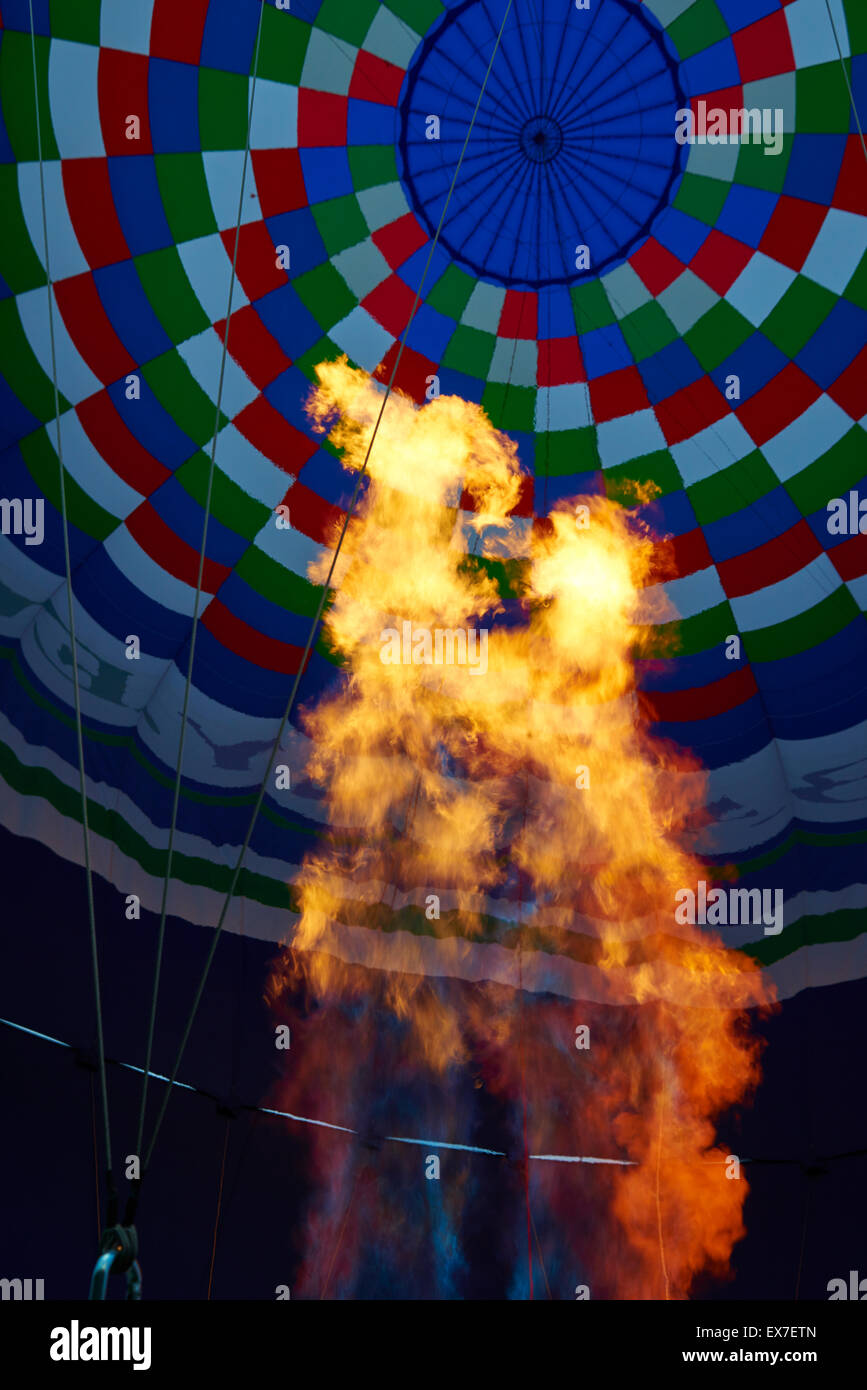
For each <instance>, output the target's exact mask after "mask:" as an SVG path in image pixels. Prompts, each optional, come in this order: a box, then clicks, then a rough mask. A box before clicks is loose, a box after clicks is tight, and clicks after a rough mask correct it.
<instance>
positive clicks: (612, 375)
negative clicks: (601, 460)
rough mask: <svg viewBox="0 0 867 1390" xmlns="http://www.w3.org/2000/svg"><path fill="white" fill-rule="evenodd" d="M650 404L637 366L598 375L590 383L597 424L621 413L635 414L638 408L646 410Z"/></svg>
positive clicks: (591, 403) (592, 406)
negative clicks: (605, 374)
mask: <svg viewBox="0 0 867 1390" xmlns="http://www.w3.org/2000/svg"><path fill="white" fill-rule="evenodd" d="M648 404H649V402H648V399H647V392H646V391H645V389H644V382H643V381H642V380H641V373H640V372H639V370H638V368H637V367H623V368H621V370H620V371H619V372H609V373H608V374H607V376H598V377H597V378H596V380H595V381H591V383H590V405H591V408H592V410H593V419H594V420H595V421H596V423H597V425H601V424H602V423H603V422H604V421H605V420H616V419H617V418H618V417H619V416H621V415H633V414H634V413H635V411H636V410H646V409H647V407H648Z"/></svg>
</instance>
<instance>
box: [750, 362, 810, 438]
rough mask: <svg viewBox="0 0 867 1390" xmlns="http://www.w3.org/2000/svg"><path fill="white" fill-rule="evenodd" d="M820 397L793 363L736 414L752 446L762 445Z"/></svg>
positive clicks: (808, 379) (806, 377) (804, 374)
mask: <svg viewBox="0 0 867 1390" xmlns="http://www.w3.org/2000/svg"><path fill="white" fill-rule="evenodd" d="M821 394H822V391H821V388H820V387H819V386H817V385H816V383H815V382H814V381H811V379H810V377H808V376H807V375H806V373H804V372H802V371H801V369H800V367H797V366H795V363H794V362H789V364H788V365H787V366H786V367H784V368H783V370H782V371H781V372H780V373H779V374H778V375H777V376H775V377H772V378H771V380H770V381H769V382H768V384H767V386H763V387H762V389H761V391H757V392H756V394H755V395H754V396H753V397H752V398H751V399H750V400H748V401H744V403H743V405H741V406H739V407H738V409H737V411H736V414H737V417H738V419H739V420H740V422H741V424H742V425H743V427H744V429H745V430H746V431H747V433H748V434H749V436H750V438H751V439H752V441H753V443H755V444H758V445H762V444H765V443H767V441H768V440H769V439H773V437H774V435H775V434H779V433H780V431H781V430H784V429H785V428H786V426H787V425H790V424H791V423H792V421H793V420H794V419H795V418H796V417H797V416H798V415H801V414H802V413H803V411H805V410H806V409H807V408H808V407H809V406H811V405H812V404H813V402H814V401H815V400H816V399H817V398H818V397H819V396H820V395H821Z"/></svg>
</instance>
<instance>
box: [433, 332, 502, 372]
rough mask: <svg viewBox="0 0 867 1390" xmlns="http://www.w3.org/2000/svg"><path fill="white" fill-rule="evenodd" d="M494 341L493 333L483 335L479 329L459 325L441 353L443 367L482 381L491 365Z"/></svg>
mask: <svg viewBox="0 0 867 1390" xmlns="http://www.w3.org/2000/svg"><path fill="white" fill-rule="evenodd" d="M496 341H497V340H496V338H495V337H494V334H493V333H483V332H482V330H481V329H480V328H468V327H467V326H466V324H463V323H459V324H458V326H457V328H456V329H455V331H454V333H453V334H452V336H451V338H449V341H448V346H447V347H446V350H445V352H444V353H443V359H442V363H443V366H444V367H452V368H453V369H454V370H455V371H457V372H466V373H467V375H468V376H474V377H477V378H478V379H479V380H480V381H483V380H484V379H485V377H486V376H487V374H488V368H489V367H490V365H491V358H492V357H493V355H494V347H495V346H496Z"/></svg>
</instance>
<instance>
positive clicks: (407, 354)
mask: <svg viewBox="0 0 867 1390" xmlns="http://www.w3.org/2000/svg"><path fill="white" fill-rule="evenodd" d="M399 352H400V343H398V342H394V343H392V345H391V347H390V348H389V349H388V352H387V353H386V354H385V356H384V357H383V359H382V361H381V362H380V364H379V366H378V367H377V369H376V371H375V372H374V374H373V375H374V376H375V378H376V380H377V381H385V382H388V381H389V380H390V379H391V373H392V369H393V367H394V364H395V360H396V358H397V354H398V353H399ZM436 372H437V366H436V363H435V362H431V360H430V359H429V358H428V357H423V356H422V354H421V353H420V352H415V351H413V349H412V348H411V347H405V348H404V350H403V352H402V353H401V354H400V366H399V367H398V369H397V375H396V376H395V378H394V389H395V390H397V391H404V392H405V393H406V395H407V396H411V397H412V399H413V400H414V401H416V402H418V404H419V405H423V404H424V403H425V401H426V400H427V388H428V385H429V384H430V383H429V382H428V377H431V376H436Z"/></svg>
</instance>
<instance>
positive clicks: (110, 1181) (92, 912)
mask: <svg viewBox="0 0 867 1390" xmlns="http://www.w3.org/2000/svg"><path fill="white" fill-rule="evenodd" d="M28 8H29V11H30V48H31V55H32V58H33V105H34V110H35V113H36V148H37V152H38V155H39V191H40V199H41V204H42V237H43V241H44V243H45V277H46V282H47V295H48V337H49V344H50V351H51V377H52V387H53V391H54V418H55V425H56V427H57V460H58V466H59V474H60V510H61V516H62V520H63V558H64V563H65V567H66V596H67V607H68V613H69V645H70V649H71V652H72V688H73V698H74V704H75V733H76V741H77V746H78V780H79V787H80V791H81V821H82V830H83V835H84V874H85V881H86V884H87V914H88V921H89V926H90V954H91V963H92V968H93V993H94V1000H95V1004H96V1038H97V1050H98V1055H99V1086H100V1093H101V1099H102V1126H103V1142H104V1144H105V1163H106V1185H107V1189H108V1198H109V1219H110V1220H111V1219H112V1217H113V1210H112V1208H113V1204H114V1200H115V1189H114V1176H113V1173H112V1166H111V1125H110V1121H109V1110H108V1085H107V1082H106V1073H105V1038H104V1035H103V1026H102V994H101V991H100V983H99V951H98V947H97V941H96V908H95V904H94V898H93V869H92V866H91V860H90V824H89V819H88V813H87V782H86V778H85V772H84V733H83V729H82V721H81V686H80V681H79V674H78V644H77V640H76V634H75V604H74V601H73V593H72V559H71V556H70V550H69V516H68V511H67V504H66V478H65V474H64V468H63V443H62V439H61V432H60V392H59V390H58V387H57V346H56V343H55V337H54V304H53V300H52V293H53V285H52V281H51V261H50V258H49V251H48V213H47V210H46V202H45V166H44V160H43V153H42V123H41V121H40V119H39V79H38V75H37V70H36V26H35V23H34V19H33V0H28ZM46 433H47V431H46Z"/></svg>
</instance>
